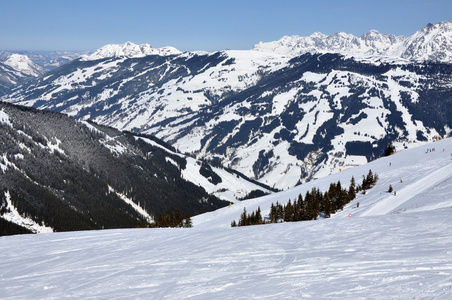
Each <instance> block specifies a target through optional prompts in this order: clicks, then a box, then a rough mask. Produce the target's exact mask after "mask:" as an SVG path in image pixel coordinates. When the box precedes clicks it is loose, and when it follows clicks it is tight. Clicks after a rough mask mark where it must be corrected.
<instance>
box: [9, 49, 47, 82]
mask: <svg viewBox="0 0 452 300" xmlns="http://www.w3.org/2000/svg"><path fill="white" fill-rule="evenodd" d="M2 63H3V64H5V65H7V66H10V67H11V68H13V69H14V70H16V71H19V72H20V73H23V74H25V75H29V76H33V77H39V76H41V75H43V74H44V73H45V71H44V68H43V67H41V66H40V65H38V64H37V63H35V62H33V61H32V60H31V59H30V58H29V57H28V56H26V55H21V54H11V55H10V56H9V57H8V58H7V59H6V60H4V61H3V62H2Z"/></svg>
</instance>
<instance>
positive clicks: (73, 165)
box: [0, 103, 270, 234]
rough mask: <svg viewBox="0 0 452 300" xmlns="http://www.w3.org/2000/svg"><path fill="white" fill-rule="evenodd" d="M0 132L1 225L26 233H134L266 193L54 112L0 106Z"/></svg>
mask: <svg viewBox="0 0 452 300" xmlns="http://www.w3.org/2000/svg"><path fill="white" fill-rule="evenodd" d="M0 128H1V133H0V139H1V141H2V143H1V145H0V167H1V169H0V190H1V191H2V192H1V193H0V199H1V204H0V219H4V220H7V221H9V222H13V223H15V224H18V225H20V226H22V227H25V228H27V229H29V230H31V231H33V232H48V231H53V230H55V231H66V230H82V229H100V228H118V227H134V226H137V225H138V224H139V223H140V222H152V221H153V217H154V216H157V215H158V214H160V213H165V212H166V211H173V210H176V209H179V210H180V211H182V212H188V213H190V214H192V215H194V214H198V213H201V212H205V211H209V210H212V209H215V208H218V207H220V206H225V205H227V204H228V203H229V201H231V202H237V201H238V199H239V198H244V197H245V196H247V195H248V194H249V193H251V192H252V191H255V190H259V191H260V192H261V193H269V192H270V191H269V190H268V189H266V188H265V187H264V186H262V185H257V184H254V183H252V182H250V181H249V180H247V179H246V178H244V177H243V176H242V177H241V176H239V175H238V174H237V173H234V172H231V171H228V170H226V169H223V168H220V167H211V166H210V165H209V164H208V163H206V162H201V161H197V160H195V159H193V158H190V157H186V156H185V155H182V154H179V153H176V152H175V150H174V149H169V148H171V147H170V146H168V145H167V144H165V143H163V142H162V141H160V140H158V139H155V138H154V137H152V136H147V135H139V136H138V135H133V134H131V133H123V132H120V131H118V130H116V129H113V128H108V127H105V126H100V125H97V124H93V123H87V122H79V121H76V120H74V119H73V118H70V117H67V116H65V115H62V114H59V113H54V112H49V111H37V110H34V109H31V108H26V107H17V106H13V105H11V104H6V103H0ZM167 147H169V148H167ZM206 190H207V191H206ZM216 196H218V197H221V198H222V199H224V200H227V201H228V202H225V201H223V200H220V199H218V198H217V197H216ZM5 226H6V225H5ZM16 232H17V231H16ZM2 234H4V233H3V231H2Z"/></svg>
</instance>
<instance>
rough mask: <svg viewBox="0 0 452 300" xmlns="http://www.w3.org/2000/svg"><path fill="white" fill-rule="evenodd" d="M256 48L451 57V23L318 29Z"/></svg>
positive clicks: (446, 59)
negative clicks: (407, 31) (403, 30)
mask: <svg viewBox="0 0 452 300" xmlns="http://www.w3.org/2000/svg"><path fill="white" fill-rule="evenodd" d="M253 50H255V51H264V52H272V53H279V54H284V55H290V56H297V55H301V54H305V53H342V54H348V55H354V56H357V57H366V56H375V55H378V56H382V57H388V58H402V59H407V60H410V61H413V60H414V61H426V60H429V61H437V62H445V63H449V62H451V60H452V23H451V22H440V23H437V24H427V25H426V26H425V27H424V28H422V29H421V30H419V31H417V32H415V33H414V34H412V35H411V36H409V37H404V36H396V35H393V34H384V33H380V32H378V31H377V30H371V31H369V32H368V33H365V34H363V35H362V36H360V37H356V36H354V35H352V34H347V33H345V32H337V33H334V34H331V35H325V34H322V33H319V32H316V33H314V34H312V35H311V36H309V37H301V36H284V37H283V38H281V39H280V40H278V41H274V42H267V43H264V42H260V43H258V44H257V45H255V46H254V48H253Z"/></svg>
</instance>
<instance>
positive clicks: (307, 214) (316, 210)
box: [231, 170, 378, 227]
mask: <svg viewBox="0 0 452 300" xmlns="http://www.w3.org/2000/svg"><path fill="white" fill-rule="evenodd" d="M377 181H378V175H377V174H374V173H373V172H372V170H369V173H368V174H367V176H364V177H363V180H362V183H361V184H360V185H356V182H355V178H354V177H352V178H351V180H350V185H349V187H348V188H343V187H342V185H341V182H340V181H338V182H337V183H331V184H330V187H329V189H328V191H325V192H323V193H322V192H321V191H320V189H319V188H317V187H313V188H312V189H311V191H306V194H305V196H304V197H303V196H302V195H301V193H300V194H299V195H298V197H297V198H296V199H294V200H293V201H292V200H291V199H289V201H288V202H287V204H286V205H282V204H280V203H278V202H276V204H274V203H272V204H271V207H270V213H269V216H268V218H263V217H262V214H261V209H260V207H258V209H257V210H256V211H252V212H251V213H247V211H246V208H244V209H243V213H242V214H241V216H240V219H239V221H238V222H236V221H235V220H234V221H232V223H231V226H232V227H236V226H249V225H258V224H268V223H278V222H298V221H309V220H316V219H317V218H318V216H319V215H320V214H321V213H322V212H323V215H324V217H325V218H329V217H330V216H331V214H334V213H335V212H337V211H338V210H342V209H344V206H345V205H346V204H348V203H350V202H351V201H352V200H353V199H355V198H356V194H357V193H359V192H362V193H363V194H365V193H366V191H367V190H368V189H371V188H372V187H373V186H374V185H375V183H376V182H377Z"/></svg>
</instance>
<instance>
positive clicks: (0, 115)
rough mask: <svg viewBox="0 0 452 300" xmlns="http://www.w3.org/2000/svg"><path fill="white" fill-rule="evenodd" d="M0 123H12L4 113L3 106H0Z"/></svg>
mask: <svg viewBox="0 0 452 300" xmlns="http://www.w3.org/2000/svg"><path fill="white" fill-rule="evenodd" d="M0 123H3V124H6V125H8V126H10V127H13V124H12V123H11V121H10V120H9V116H8V115H7V114H6V112H5V111H4V110H3V108H2V110H0Z"/></svg>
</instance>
